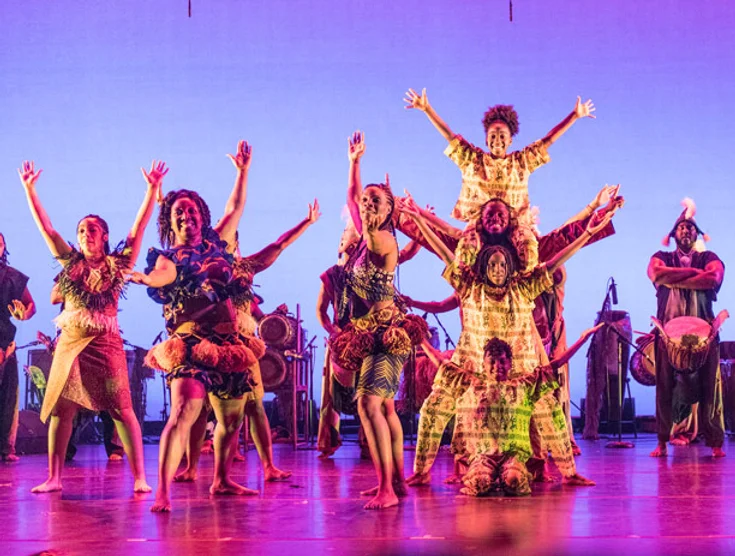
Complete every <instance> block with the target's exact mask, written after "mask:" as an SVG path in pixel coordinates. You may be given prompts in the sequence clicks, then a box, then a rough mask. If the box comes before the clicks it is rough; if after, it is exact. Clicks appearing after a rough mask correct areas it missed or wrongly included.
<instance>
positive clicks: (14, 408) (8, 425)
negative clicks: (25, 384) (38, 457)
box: [0, 354, 18, 456]
mask: <svg viewBox="0 0 735 556" xmlns="http://www.w3.org/2000/svg"><path fill="white" fill-rule="evenodd" d="M17 433H18V359H17V358H16V357H15V354H13V355H12V356H11V357H10V358H9V359H8V360H7V361H5V363H4V364H3V365H2V366H0V455H3V456H7V455H10V454H14V453H15V436H16V434H17Z"/></svg>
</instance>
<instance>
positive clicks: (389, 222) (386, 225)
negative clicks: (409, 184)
mask: <svg viewBox="0 0 735 556" xmlns="http://www.w3.org/2000/svg"><path fill="white" fill-rule="evenodd" d="M368 187H377V188H378V189H380V190H381V191H382V192H383V193H385V196H386V199H387V200H388V203H389V204H390V212H389V213H388V216H387V217H386V219H385V220H384V221H383V223H382V224H381V225H380V227H379V228H378V229H379V230H386V229H387V230H390V231H391V232H393V233H394V234H395V230H394V229H393V212H394V211H395V208H396V199H395V197H394V196H393V191H391V188H390V185H388V184H385V183H369V184H367V185H366V186H365V187H364V188H363V191H365V189H367V188H368Z"/></svg>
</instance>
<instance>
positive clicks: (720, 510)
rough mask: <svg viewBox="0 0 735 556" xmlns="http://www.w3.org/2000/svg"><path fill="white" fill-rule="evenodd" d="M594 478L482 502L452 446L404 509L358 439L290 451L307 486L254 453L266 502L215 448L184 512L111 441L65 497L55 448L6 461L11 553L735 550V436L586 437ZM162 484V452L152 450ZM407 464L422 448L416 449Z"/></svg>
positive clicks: (0, 480) (1, 496) (75, 471)
mask: <svg viewBox="0 0 735 556" xmlns="http://www.w3.org/2000/svg"><path fill="white" fill-rule="evenodd" d="M581 446H582V450H583V455H582V456H581V457H580V458H578V459H577V462H578V467H579V470H580V472H581V473H583V474H584V475H586V476H588V477H590V478H593V479H594V480H596V481H597V486H596V487H592V488H571V487H564V486H562V485H560V484H559V483H556V484H552V485H540V486H537V487H536V489H535V491H534V494H533V496H531V497H527V498H520V499H511V498H485V499H473V498H468V497H465V496H462V495H460V494H459V492H458V488H455V487H450V486H447V485H444V484H443V483H442V479H443V478H444V477H445V476H446V475H447V474H448V473H449V471H450V468H451V459H450V456H449V454H447V453H442V454H441V455H440V458H439V460H438V462H437V465H436V466H435V468H434V473H433V479H434V481H433V484H432V486H431V487H424V488H416V489H411V491H410V495H409V496H408V497H407V498H405V499H403V500H402V502H401V504H400V505H399V506H398V507H397V508H390V509H387V510H383V511H379V512H375V511H366V510H363V509H362V504H363V503H364V502H365V499H361V498H360V496H359V491H360V490H361V489H365V488H368V487H370V486H373V485H374V484H375V476H374V473H373V470H372V466H371V464H370V463H369V462H368V461H361V460H360V459H359V450H358V449H357V447H355V446H351V445H347V446H344V447H343V448H342V449H340V451H338V452H337V454H336V456H335V457H334V458H332V459H330V460H326V461H322V460H319V459H317V457H316V452H313V451H306V450H304V451H301V450H299V451H297V452H293V451H292V450H291V447H290V446H286V445H276V447H275V449H276V460H277V463H278V464H279V466H280V467H282V468H284V469H290V470H292V471H293V472H294V475H293V478H292V479H293V480H291V481H290V482H285V483H269V484H267V485H264V484H263V476H262V472H261V469H260V465H259V462H258V457H257V455H256V453H255V451H254V450H250V452H249V453H248V457H247V461H246V462H244V463H236V464H235V473H234V475H235V479H236V480H237V481H239V482H242V483H243V484H245V485H246V486H248V487H251V488H258V489H260V491H261V494H260V495H259V496H257V497H242V498H225V497H221V498H217V499H213V498H211V497H210V496H209V494H208V492H207V489H208V486H209V485H208V483H209V480H210V479H211V475H212V456H203V457H202V466H201V469H200V475H199V481H198V482H197V483H195V484H177V485H175V486H174V488H173V503H174V510H173V512H172V513H171V514H163V515H155V514H151V513H150V512H149V511H148V509H149V507H150V505H151V502H152V500H153V497H152V495H136V496H133V495H132V494H131V489H132V479H131V476H130V472H129V468H128V466H127V463H126V462H124V463H108V462H107V459H106V458H105V452H104V449H103V447H102V446H81V447H80V449H79V452H78V454H77V456H76V459H75V460H74V462H72V463H71V464H70V465H69V466H68V467H67V469H66V474H65V477H64V492H63V493H55V494H47V495H34V494H31V493H30V492H29V491H30V488H31V487H32V486H34V485H35V484H37V483H39V482H41V481H42V480H43V479H44V478H45V473H46V458H45V456H26V457H23V458H22V459H21V461H20V462H19V463H17V464H0V507H1V508H2V512H1V514H0V515H2V524H0V546H1V547H2V553H1V554H0V556H10V555H14V554H35V553H39V552H42V551H48V553H51V554H141V555H148V554H177V555H183V554H197V555H204V554H228V555H231V554H240V553H247V554H284V555H289V554H303V555H307V554H308V555H309V556H311V555H314V554H323V553H327V554H335V555H339V556H342V555H353V554H430V555H433V554H493V553H502V554H629V555H632V554H647V555H653V554H666V555H667V556H671V555H673V554H708V555H714V554H733V553H735V464H734V463H735V442H733V441H728V443H727V444H726V445H725V450H726V451H727V452H728V457H727V458H724V459H722V460H714V459H712V458H711V457H710V456H709V450H707V449H706V448H705V447H704V446H702V445H696V447H691V448H676V449H673V448H670V455H669V457H668V458H667V459H654V458H650V457H649V456H648V453H649V452H650V451H651V450H652V449H653V447H654V446H655V439H654V437H653V436H650V435H647V436H645V437H642V438H639V440H638V441H637V444H636V447H635V448H633V449H629V450H623V449H609V448H608V449H606V448H605V442H604V441H599V442H582V444H581ZM145 450H146V464H147V469H148V476H149V479H150V480H151V481H153V482H152V483H151V484H152V485H153V486H154V487H155V482H154V478H155V471H156V459H157V454H158V446H152V445H151V446H146V447H145ZM406 456H407V457H406V469H407V470H408V469H409V468H410V464H411V462H412V460H413V453H412V452H410V451H407V452H406Z"/></svg>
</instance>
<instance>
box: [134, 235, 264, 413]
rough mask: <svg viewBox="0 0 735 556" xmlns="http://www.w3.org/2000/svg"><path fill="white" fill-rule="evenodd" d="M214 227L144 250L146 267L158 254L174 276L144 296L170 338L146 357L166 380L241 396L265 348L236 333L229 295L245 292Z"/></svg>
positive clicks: (223, 396) (225, 396) (248, 387)
mask: <svg viewBox="0 0 735 556" xmlns="http://www.w3.org/2000/svg"><path fill="white" fill-rule="evenodd" d="M226 248H227V244H226V242H224V241H223V240H221V239H220V237H219V235H218V234H217V232H215V231H214V230H212V229H209V230H207V231H206V232H205V234H204V238H203V239H202V242H201V244H199V245H196V246H193V247H191V246H186V245H184V246H179V247H173V248H171V249H166V250H164V251H161V250H158V249H153V248H152V249H151V250H150V251H149V253H148V268H147V269H146V272H150V271H151V270H152V269H153V268H154V267H155V264H156V261H157V260H158V257H165V258H167V259H169V260H170V261H171V262H173V263H174V264H175V265H176V279H175V280H174V282H173V283H171V284H169V285H168V286H164V287H162V288H148V295H149V296H150V297H151V298H152V299H153V300H154V301H156V302H158V303H161V304H163V316H164V318H165V319H166V330H167V331H168V334H169V338H168V340H166V341H165V342H162V343H160V344H158V345H156V346H154V347H153V348H152V349H151V350H150V351H149V352H148V356H147V357H146V364H147V365H148V366H149V367H152V368H157V369H161V370H163V371H164V372H165V373H166V378H167V380H168V381H171V380H173V379H176V378H194V379H196V380H198V381H199V382H201V383H202V384H203V385H204V387H205V388H206V389H207V391H208V392H209V393H211V394H213V395H214V396H216V397H218V398H221V399H231V398H241V397H242V396H243V395H244V394H245V393H247V392H250V391H251V390H253V388H254V387H255V386H256V385H255V384H254V382H253V380H252V370H251V369H252V367H253V365H254V364H256V363H257V361H258V359H259V358H260V357H262V356H263V353H264V351H265V348H264V345H263V343H262V342H261V341H260V340H258V339H257V338H254V337H251V336H250V337H249V336H243V335H241V334H240V333H239V327H238V321H237V313H236V311H235V309H234V303H233V300H238V299H241V298H244V297H247V292H248V288H249V286H248V282H247V277H246V276H238V275H237V273H236V272H235V270H234V264H235V260H234V257H233V256H232V255H230V254H228V253H227V250H226Z"/></svg>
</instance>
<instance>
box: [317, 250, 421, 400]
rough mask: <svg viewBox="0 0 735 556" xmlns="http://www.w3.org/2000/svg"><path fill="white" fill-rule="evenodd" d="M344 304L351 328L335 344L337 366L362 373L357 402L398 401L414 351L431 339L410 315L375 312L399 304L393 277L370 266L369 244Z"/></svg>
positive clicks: (351, 267)
mask: <svg viewBox="0 0 735 556" xmlns="http://www.w3.org/2000/svg"><path fill="white" fill-rule="evenodd" d="M345 284H346V287H345V289H344V292H343V301H344V304H343V306H344V308H345V310H346V309H347V308H349V311H350V323H349V324H348V325H347V326H345V328H344V329H343V332H342V333H341V334H339V335H338V336H337V337H336V338H334V340H333V341H332V342H331V343H330V347H331V349H332V352H333V357H334V359H335V362H336V363H337V364H338V365H339V366H340V367H342V368H343V369H345V370H347V371H358V370H359V372H360V377H359V380H358V383H357V396H358V397H360V396H364V395H373V396H380V397H381V398H390V399H392V398H393V397H394V396H395V394H396V392H397V391H398V386H399V382H400V378H401V370H402V369H403V365H404V363H405V362H406V360H407V359H408V356H409V354H410V353H411V349H412V348H413V347H414V346H417V345H419V344H420V343H421V341H422V340H423V338H424V337H425V336H426V331H427V326H426V322H425V321H424V320H423V319H421V318H420V317H417V316H415V315H406V314H405V313H403V312H402V311H401V310H399V309H398V307H397V306H396V305H393V304H392V305H389V306H388V307H385V308H383V309H378V310H371V305H372V304H373V303H379V302H382V301H393V300H394V298H395V295H396V292H395V288H394V287H393V272H385V271H383V270H380V269H379V268H377V267H376V266H375V264H374V263H373V262H372V261H371V260H370V256H369V251H368V249H367V245H366V244H365V243H364V242H363V243H362V244H361V245H360V247H359V248H358V250H357V252H356V253H355V255H353V257H352V259H351V260H350V262H349V263H348V264H347V266H346V269H345Z"/></svg>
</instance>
